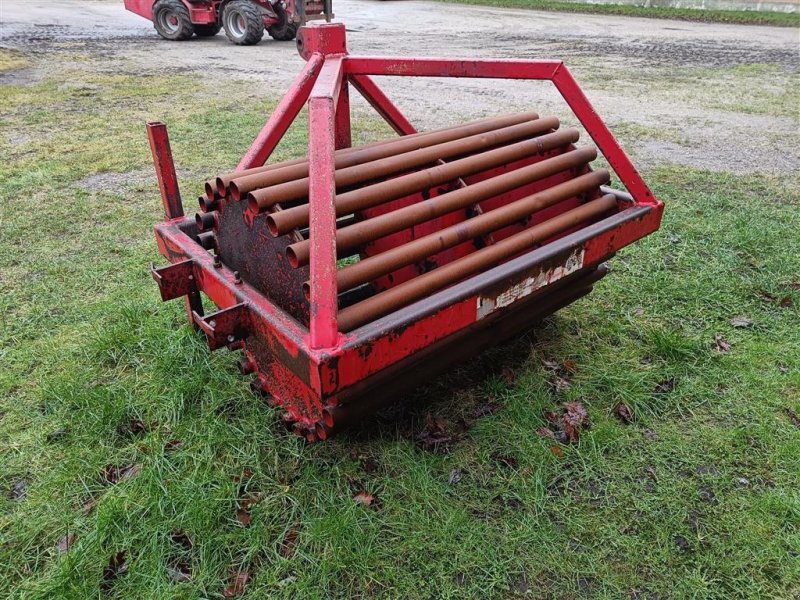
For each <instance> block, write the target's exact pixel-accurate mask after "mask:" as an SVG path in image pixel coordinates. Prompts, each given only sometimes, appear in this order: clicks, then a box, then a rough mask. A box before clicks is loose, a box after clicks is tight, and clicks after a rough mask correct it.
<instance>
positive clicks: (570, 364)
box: [564, 359, 578, 374]
mask: <svg viewBox="0 0 800 600" xmlns="http://www.w3.org/2000/svg"><path fill="white" fill-rule="evenodd" d="M564 370H565V371H566V372H567V373H573V374H574V373H576V372H577V371H578V365H576V364H575V361H572V360H570V359H567V360H565V361H564Z"/></svg>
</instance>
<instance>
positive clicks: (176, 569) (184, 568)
mask: <svg viewBox="0 0 800 600" xmlns="http://www.w3.org/2000/svg"><path fill="white" fill-rule="evenodd" d="M167 575H169V578H170V580H171V581H173V582H174V583H186V582H187V581H191V580H192V568H191V567H190V566H189V563H187V562H179V563H176V564H174V565H170V566H168V567H167Z"/></svg>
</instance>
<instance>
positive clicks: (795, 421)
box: [786, 408, 800, 428]
mask: <svg viewBox="0 0 800 600" xmlns="http://www.w3.org/2000/svg"><path fill="white" fill-rule="evenodd" d="M786 414H787V415H789V420H790V421H791V422H792V425H794V426H795V427H798V428H800V417H798V416H797V413H796V412H794V411H793V410H792V409H790V408H787V409H786Z"/></svg>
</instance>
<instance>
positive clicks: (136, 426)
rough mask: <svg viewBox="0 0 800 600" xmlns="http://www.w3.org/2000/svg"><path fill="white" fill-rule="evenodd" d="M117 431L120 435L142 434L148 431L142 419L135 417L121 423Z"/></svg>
mask: <svg viewBox="0 0 800 600" xmlns="http://www.w3.org/2000/svg"><path fill="white" fill-rule="evenodd" d="M117 432H118V433H119V434H120V435H132V436H140V435H143V434H145V433H147V426H146V425H145V424H144V422H143V421H142V420H141V419H138V418H136V417H133V418H131V419H130V420H129V421H128V422H127V423H120V424H119V427H117Z"/></svg>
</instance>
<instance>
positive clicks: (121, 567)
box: [100, 550, 128, 592]
mask: <svg viewBox="0 0 800 600" xmlns="http://www.w3.org/2000/svg"><path fill="white" fill-rule="evenodd" d="M127 571H128V561H127V559H126V557H125V551H124V550H123V551H122V552H117V553H116V554H112V555H111V558H109V559H108V564H107V565H106V567H105V569H103V581H102V583H101V584H100V587H101V589H102V590H103V591H106V592H107V591H108V590H109V589H111V586H112V585H113V583H114V580H115V579H116V578H117V577H119V576H120V575H124V574H125V573H127Z"/></svg>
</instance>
